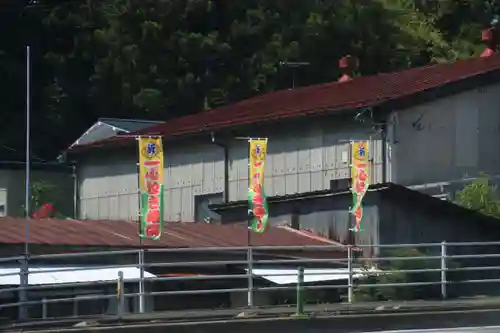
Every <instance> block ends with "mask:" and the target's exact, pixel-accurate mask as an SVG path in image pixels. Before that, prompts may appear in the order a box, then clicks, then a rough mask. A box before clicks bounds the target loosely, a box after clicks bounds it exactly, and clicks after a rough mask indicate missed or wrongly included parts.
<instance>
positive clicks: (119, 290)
mask: <svg viewBox="0 0 500 333" xmlns="http://www.w3.org/2000/svg"><path fill="white" fill-rule="evenodd" d="M124 287H125V286H124V283H123V272H122V271H119V272H118V280H116V298H117V302H116V304H117V311H116V314H117V315H118V319H122V318H123V314H124V312H125V311H124V307H125V295H124V293H125V290H124Z"/></svg>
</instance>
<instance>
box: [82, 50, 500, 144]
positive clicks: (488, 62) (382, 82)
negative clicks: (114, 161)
mask: <svg viewBox="0 0 500 333" xmlns="http://www.w3.org/2000/svg"><path fill="white" fill-rule="evenodd" d="M499 69H500V54H495V55H492V56H490V57H486V58H470V59H465V60H459V61H457V62H454V63H448V64H438V65H430V66H424V67H417V68H412V69H408V70H404V71H400V72H394V73H385V74H379V75H372V76H364V77H356V78H353V79H352V80H350V81H347V82H330V83H325V84H318V85H313V86H308V87H303V88H297V89H293V90H281V91H277V92H272V93H268V94H263V95H260V96H256V97H253V98H250V99H246V100H243V101H240V102H238V103H234V104H231V105H228V106H223V107H219V108H216V109H212V110H210V111H205V112H201V113H197V114H193V115H189V116H185V117H180V118H176V119H172V120H170V121H168V122H166V123H164V124H161V125H158V126H153V127H149V128H147V129H145V130H142V131H138V132H135V133H131V134H129V137H130V136H133V135H134V134H137V135H139V134H140V135H163V136H164V137H165V138H169V137H176V136H182V135H189V134H196V133H200V132H204V131H212V130H219V129H224V128H230V127H235V126H241V125H249V124H255V123H261V122H266V121H276V120H281V119H290V118H297V117H304V116H309V115H322V114H326V113H331V112H338V111H342V110H352V109H358V108H363V107H370V106H375V105H378V104H381V103H384V102H388V101H391V100H397V99H400V98H402V97H407V96H411V95H413V94H416V93H419V92H423V91H427V90H430V89H434V88H439V87H441V86H444V85H447V84H450V83H454V82H458V81H461V80H464V79H467V78H472V77H475V76H480V75H483V74H486V73H489V72H492V71H496V70H499ZM124 141H128V140H125V138H124V137H120V136H117V137H113V138H110V139H106V140H103V141H99V142H95V143H93V144H90V145H88V146H87V147H95V146H104V145H108V144H112V143H118V142H122V143H123V142H124ZM85 147H86V146H81V147H79V148H76V149H84V148H85Z"/></svg>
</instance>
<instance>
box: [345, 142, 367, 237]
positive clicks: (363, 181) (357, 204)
mask: <svg viewBox="0 0 500 333" xmlns="http://www.w3.org/2000/svg"><path fill="white" fill-rule="evenodd" d="M369 186H370V151H369V146H368V141H358V142H352V143H351V192H352V195H353V203H352V207H351V214H353V215H354V218H355V223H356V224H355V225H354V227H353V228H351V229H350V230H352V231H354V232H359V231H361V230H363V229H362V224H361V222H362V220H363V205H362V201H363V198H364V196H365V194H366V192H367V191H368V187H369Z"/></svg>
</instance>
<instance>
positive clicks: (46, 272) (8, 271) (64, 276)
mask: <svg viewBox="0 0 500 333" xmlns="http://www.w3.org/2000/svg"><path fill="white" fill-rule="evenodd" d="M28 269H29V279H28V284H29V285H43V284H62V283H81V282H99V281H116V279H117V277H118V272H122V273H123V279H124V280H136V279H139V278H140V276H141V275H140V270H139V268H137V267H112V268H110V267H106V266H102V267H88V268H85V267H67V266H64V267H54V266H33V265H32V264H30V265H29V267H28ZM20 271H21V268H20V267H0V285H1V286H18V285H20V283H21V282H20V280H21V277H20ZM144 277H146V278H153V277H156V276H155V275H153V274H151V273H149V272H146V271H145V272H144Z"/></svg>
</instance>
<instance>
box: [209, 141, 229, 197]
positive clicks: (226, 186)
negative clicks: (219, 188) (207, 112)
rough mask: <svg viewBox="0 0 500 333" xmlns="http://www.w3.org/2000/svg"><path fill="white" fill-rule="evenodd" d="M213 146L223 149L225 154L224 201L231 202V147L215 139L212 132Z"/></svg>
mask: <svg viewBox="0 0 500 333" xmlns="http://www.w3.org/2000/svg"><path fill="white" fill-rule="evenodd" d="M210 136H211V137H212V144H214V145H216V146H219V147H220V148H222V151H223V154H224V192H223V193H222V201H223V202H224V203H228V202H229V147H228V146H227V144H225V143H222V142H219V141H217V140H216V138H215V133H214V132H211V133H210Z"/></svg>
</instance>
